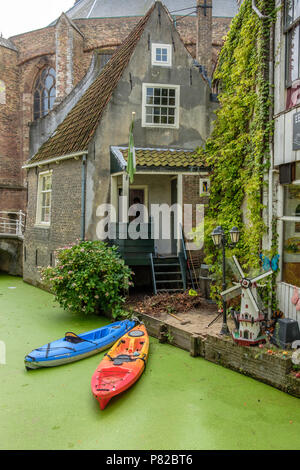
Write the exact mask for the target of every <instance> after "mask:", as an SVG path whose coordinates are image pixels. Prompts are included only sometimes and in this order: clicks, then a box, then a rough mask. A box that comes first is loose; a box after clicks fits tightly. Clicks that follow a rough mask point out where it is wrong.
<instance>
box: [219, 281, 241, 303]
mask: <svg viewBox="0 0 300 470" xmlns="http://www.w3.org/2000/svg"><path fill="white" fill-rule="evenodd" d="M241 293H242V288H241V286H240V284H238V285H236V286H233V287H230V289H227V290H224V291H223V292H221V296H222V297H223V299H224V300H230V299H233V298H234V297H236V296H238V295H241Z"/></svg>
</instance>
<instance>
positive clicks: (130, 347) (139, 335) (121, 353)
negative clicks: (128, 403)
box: [91, 324, 149, 410]
mask: <svg viewBox="0 0 300 470" xmlns="http://www.w3.org/2000/svg"><path fill="white" fill-rule="evenodd" d="M148 352H149V336H148V333H147V330H146V328H145V326H144V325H143V324H141V325H139V326H136V327H135V328H133V329H132V330H131V331H129V333H127V334H126V335H124V336H122V338H121V339H120V340H119V341H118V342H117V343H115V345H114V346H113V347H112V349H111V350H110V351H109V353H107V354H106V355H105V357H104V359H103V360H102V361H101V362H100V364H99V366H98V368H97V370H96V372H95V373H94V375H93V377H92V383H91V386H92V392H93V395H94V397H95V398H96V399H97V400H98V402H99V404H100V408H101V410H104V408H105V407H106V405H107V403H108V402H109V401H110V399H111V398H112V397H114V396H116V395H119V394H120V393H122V392H124V391H125V390H127V389H128V388H129V387H131V386H132V385H133V384H134V383H135V382H136V381H137V380H138V379H139V377H140V376H141V375H142V373H143V371H144V370H145V367H146V361H147V358H148Z"/></svg>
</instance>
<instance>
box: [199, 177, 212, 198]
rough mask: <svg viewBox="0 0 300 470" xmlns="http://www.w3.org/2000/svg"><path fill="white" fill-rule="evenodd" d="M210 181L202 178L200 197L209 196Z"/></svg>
mask: <svg viewBox="0 0 300 470" xmlns="http://www.w3.org/2000/svg"><path fill="white" fill-rule="evenodd" d="M209 191H210V179H209V178H200V196H209Z"/></svg>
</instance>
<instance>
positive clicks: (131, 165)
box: [127, 111, 136, 184]
mask: <svg viewBox="0 0 300 470" xmlns="http://www.w3.org/2000/svg"><path fill="white" fill-rule="evenodd" d="M131 116H132V117H131V125H130V130H129V143H128V158H127V173H128V175H129V181H130V183H131V184H132V183H133V178H134V174H135V170H136V158H135V148H134V141H133V128H134V119H135V112H134V111H132V113H131Z"/></svg>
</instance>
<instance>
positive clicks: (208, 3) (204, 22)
mask: <svg viewBox="0 0 300 470" xmlns="http://www.w3.org/2000/svg"><path fill="white" fill-rule="evenodd" d="M197 33H198V34H197V49H196V59H197V61H198V62H199V64H200V65H202V66H203V67H205V69H206V72H207V75H208V77H210V76H211V73H212V0H197Z"/></svg>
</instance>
